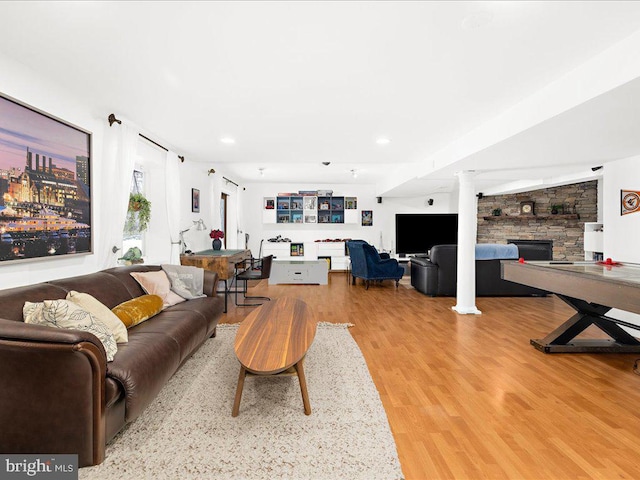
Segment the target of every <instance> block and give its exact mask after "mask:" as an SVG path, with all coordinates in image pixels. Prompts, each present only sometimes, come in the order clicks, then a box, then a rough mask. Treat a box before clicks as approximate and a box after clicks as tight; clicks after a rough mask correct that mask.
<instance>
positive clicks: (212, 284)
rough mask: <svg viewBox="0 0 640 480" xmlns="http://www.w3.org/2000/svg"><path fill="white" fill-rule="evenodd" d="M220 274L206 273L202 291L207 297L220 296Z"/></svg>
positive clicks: (209, 271)
mask: <svg viewBox="0 0 640 480" xmlns="http://www.w3.org/2000/svg"><path fill="white" fill-rule="evenodd" d="M218 280H219V279H218V274H217V273H216V272H213V271H211V270H205V271H204V283H203V286H202V291H203V292H204V294H205V295H206V296H207V297H215V296H217V295H218Z"/></svg>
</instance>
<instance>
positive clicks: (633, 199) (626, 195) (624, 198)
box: [620, 190, 640, 215]
mask: <svg viewBox="0 0 640 480" xmlns="http://www.w3.org/2000/svg"><path fill="white" fill-rule="evenodd" d="M636 212H640V191H639V190H620V215H628V214H630V213H636Z"/></svg>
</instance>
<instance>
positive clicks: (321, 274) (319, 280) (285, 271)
mask: <svg viewBox="0 0 640 480" xmlns="http://www.w3.org/2000/svg"><path fill="white" fill-rule="evenodd" d="M328 270H329V269H328V265H327V262H325V261H319V260H276V261H274V262H273V263H272V264H271V275H270V276H269V285H278V284H283V283H284V284H287V283H302V284H317V285H326V284H327V283H328V275H327V272H328Z"/></svg>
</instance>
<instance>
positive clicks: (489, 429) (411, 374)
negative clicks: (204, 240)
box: [222, 272, 640, 480]
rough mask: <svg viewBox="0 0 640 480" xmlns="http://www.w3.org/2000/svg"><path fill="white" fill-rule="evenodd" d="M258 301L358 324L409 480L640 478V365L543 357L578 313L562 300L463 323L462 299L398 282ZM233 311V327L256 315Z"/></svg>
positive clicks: (627, 359)
mask: <svg viewBox="0 0 640 480" xmlns="http://www.w3.org/2000/svg"><path fill="white" fill-rule="evenodd" d="M249 295H267V296H270V297H271V298H278V297H281V296H292V297H295V298H300V299H302V300H304V301H305V302H306V303H307V304H308V305H309V306H310V307H311V308H312V310H313V311H314V312H315V314H316V317H317V319H318V320H319V321H327V322H335V323H343V322H349V323H353V324H354V327H352V328H351V329H350V331H351V334H352V335H353V337H354V338H355V340H356V342H357V343H358V345H359V346H360V348H361V350H362V352H363V354H364V356H365V359H366V361H367V364H368V366H369V370H370V371H371V375H372V377H373V380H374V382H375V384H376V386H377V388H378V391H379V392H380V397H381V399H382V403H383V405H384V407H385V410H386V412H387V416H388V418H389V423H390V425H391V430H392V432H393V435H394V438H395V440H396V444H397V447H398V455H399V457H400V463H401V465H402V470H403V473H404V475H405V477H406V479H407V480H412V479H419V480H423V479H424V480H426V479H429V480H436V479H469V480H475V479H527V480H534V479H605V480H609V479H640V376H638V375H636V374H635V373H634V372H633V365H634V362H635V360H636V359H637V358H638V357H640V355H639V354H553V355H549V354H543V353H541V352H539V351H538V350H536V349H535V348H533V347H532V346H531V345H530V344H529V339H531V338H541V337H543V336H545V335H546V334H547V333H549V332H550V331H551V330H553V329H554V328H555V327H557V326H558V325H559V324H560V323H562V322H563V321H564V320H566V319H567V318H568V317H569V316H570V315H571V314H572V313H573V311H572V310H571V309H570V308H569V307H568V306H567V305H566V304H564V303H563V302H562V301H560V300H559V299H557V298H556V297H554V296H549V297H544V298H479V299H478V300H477V307H478V308H479V309H480V310H481V311H482V315H458V314H456V313H455V312H453V311H452V310H451V307H452V306H453V305H455V298H431V297H427V296H425V295H423V294H421V293H419V292H417V291H416V290H414V289H412V288H411V287H408V286H406V285H401V286H400V287H399V288H397V289H396V288H395V286H394V284H393V282H391V281H389V282H383V283H382V284H381V285H377V284H376V285H372V286H370V287H369V289H368V290H365V288H364V286H363V285H362V284H361V283H358V284H357V285H350V284H349V283H348V282H347V281H346V278H345V275H344V274H343V273H336V272H334V273H331V274H330V279H329V284H328V285H322V286H319V285H268V284H267V282H266V281H262V282H260V283H258V284H256V285H250V291H249ZM229 303H230V306H229V312H228V313H227V314H226V315H225V317H224V318H223V320H222V321H223V322H226V323H236V322H239V321H242V319H243V318H244V317H245V316H246V315H248V314H249V313H250V312H251V311H252V310H253V308H252V307H235V306H234V305H233V299H232V297H230V302H229ZM586 334H588V335H591V336H594V335H598V332H597V331H596V332H594V331H593V330H588V331H587V332H586ZM345 375H347V373H346V372H345ZM308 381H309V382H313V379H312V378H309V379H308ZM345 381H348V380H347V379H345ZM311 400H312V402H313V399H311Z"/></svg>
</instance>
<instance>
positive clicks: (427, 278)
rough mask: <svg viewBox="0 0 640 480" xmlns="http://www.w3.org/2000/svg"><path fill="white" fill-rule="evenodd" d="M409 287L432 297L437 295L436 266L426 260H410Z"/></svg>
mask: <svg viewBox="0 0 640 480" xmlns="http://www.w3.org/2000/svg"><path fill="white" fill-rule="evenodd" d="M411 286H412V287H413V288H415V289H416V290H418V291H419V292H422V293H424V294H425V295H430V296H432V297H434V296H436V295H437V294H438V265H436V264H435V263H431V262H430V261H429V260H427V259H426V258H412V259H411Z"/></svg>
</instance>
